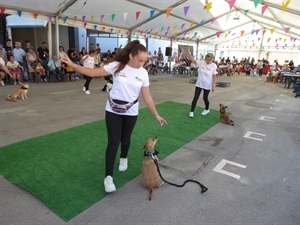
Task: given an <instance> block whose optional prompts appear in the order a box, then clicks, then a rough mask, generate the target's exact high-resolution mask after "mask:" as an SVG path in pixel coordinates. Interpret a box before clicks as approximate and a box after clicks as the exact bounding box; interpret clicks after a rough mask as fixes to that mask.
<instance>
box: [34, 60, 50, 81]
mask: <svg viewBox="0 0 300 225" xmlns="http://www.w3.org/2000/svg"><path fill="white" fill-rule="evenodd" d="M35 71H36V73H37V74H39V75H40V76H41V80H42V81H43V82H47V79H46V70H45V68H44V67H43V65H42V63H41V62H38V63H37V65H36V68H35Z"/></svg>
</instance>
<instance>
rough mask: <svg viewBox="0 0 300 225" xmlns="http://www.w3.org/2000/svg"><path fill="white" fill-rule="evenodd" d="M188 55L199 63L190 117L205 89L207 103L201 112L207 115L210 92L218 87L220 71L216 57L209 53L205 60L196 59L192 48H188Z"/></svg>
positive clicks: (205, 101) (204, 94) (204, 95)
mask: <svg viewBox="0 0 300 225" xmlns="http://www.w3.org/2000/svg"><path fill="white" fill-rule="evenodd" d="M188 55H189V58H190V60H191V62H192V63H194V64H197V66H198V77H197V81H196V87H195V93H194V98H193V101H192V105H191V111H190V113H189V117H190V118H193V117H194V110H195V107H196V105H197V101H198V99H199V96H200V94H201V91H202V90H203V100H204V104H205V109H204V110H203V112H202V113H201V114H202V115H203V116H205V115H207V114H208V113H209V112H210V110H209V101H208V95H209V92H210V91H214V90H215V87H216V75H217V74H218V72H217V65H216V64H215V63H213V60H214V58H215V57H214V55H213V54H212V53H208V54H206V56H205V58H204V60H202V61H201V60H200V59H198V60H195V59H194V58H193V56H192V54H191V52H190V49H188Z"/></svg>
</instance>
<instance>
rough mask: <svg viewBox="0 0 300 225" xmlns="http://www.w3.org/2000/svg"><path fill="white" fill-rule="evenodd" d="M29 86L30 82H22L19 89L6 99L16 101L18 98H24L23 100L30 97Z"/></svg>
mask: <svg viewBox="0 0 300 225" xmlns="http://www.w3.org/2000/svg"><path fill="white" fill-rule="evenodd" d="M28 88H29V84H28V83H24V84H21V87H20V88H19V89H18V90H16V91H14V92H13V93H12V94H11V95H8V96H7V98H6V101H10V102H16V101H17V98H22V100H25V99H28V97H27V93H28Z"/></svg>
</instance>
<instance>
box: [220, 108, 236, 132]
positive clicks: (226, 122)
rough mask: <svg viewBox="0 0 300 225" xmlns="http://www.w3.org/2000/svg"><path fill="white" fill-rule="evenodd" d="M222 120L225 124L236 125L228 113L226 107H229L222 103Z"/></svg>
mask: <svg viewBox="0 0 300 225" xmlns="http://www.w3.org/2000/svg"><path fill="white" fill-rule="evenodd" d="M219 106H220V121H221V122H222V123H225V124H230V125H232V126H234V122H233V121H232V120H231V119H230V118H229V116H228V114H227V113H226V111H225V109H226V108H228V107H227V106H224V105H223V104H221V103H220V105H219Z"/></svg>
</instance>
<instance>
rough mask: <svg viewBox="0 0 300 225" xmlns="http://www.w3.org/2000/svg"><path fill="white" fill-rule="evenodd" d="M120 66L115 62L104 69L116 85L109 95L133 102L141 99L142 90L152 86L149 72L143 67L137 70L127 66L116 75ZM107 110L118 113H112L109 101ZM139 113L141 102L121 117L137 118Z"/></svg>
mask: <svg viewBox="0 0 300 225" xmlns="http://www.w3.org/2000/svg"><path fill="white" fill-rule="evenodd" d="M118 64H119V62H116V61H114V62H111V63H109V64H107V65H105V66H104V67H103V68H104V69H105V70H106V71H107V73H109V74H112V77H113V83H114V84H113V86H112V89H111V91H110V93H109V95H110V97H111V98H112V99H116V100H121V101H126V102H133V101H135V100H136V99H137V98H138V97H139V94H140V91H141V88H142V87H148V86H149V85H150V83H149V76H148V72H147V70H145V69H144V68H143V67H140V68H139V69H136V68H132V67H130V66H128V65H126V66H125V67H124V69H123V70H121V71H120V72H119V73H117V74H115V71H116V70H117V66H118ZM105 110H106V111H108V112H112V113H116V112H114V111H112V109H111V106H110V104H109V101H107V102H106V107H105ZM138 111H139V102H137V103H135V104H134V105H133V106H132V107H131V108H130V109H129V110H128V111H127V112H126V113H121V114H120V115H129V116H137V115H138ZM116 114H119V113H116Z"/></svg>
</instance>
